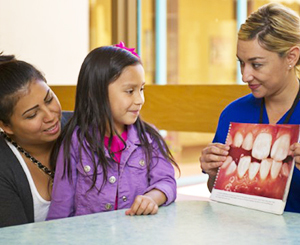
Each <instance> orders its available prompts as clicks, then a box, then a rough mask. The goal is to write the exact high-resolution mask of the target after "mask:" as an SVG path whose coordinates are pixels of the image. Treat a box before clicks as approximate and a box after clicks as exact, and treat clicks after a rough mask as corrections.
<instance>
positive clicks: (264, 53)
mask: <svg viewBox="0 0 300 245" xmlns="http://www.w3.org/2000/svg"><path fill="white" fill-rule="evenodd" d="M237 57H238V59H239V61H240V65H241V72H242V75H243V77H242V79H243V82H245V83H248V86H249V88H250V89H251V91H252V94H253V95H254V96H255V97H256V98H262V97H270V96H274V95H276V94H279V93H280V92H281V91H283V90H284V88H285V87H286V86H287V84H288V82H289V79H288V75H289V72H288V63H287V58H284V57H279V55H278V54H277V53H274V52H270V51H268V50H266V49H264V48H262V47H261V46H260V45H259V43H258V41H257V40H256V39H255V40H250V41H242V40H238V45H237Z"/></svg>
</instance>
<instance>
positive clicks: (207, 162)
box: [199, 143, 229, 191]
mask: <svg viewBox="0 0 300 245" xmlns="http://www.w3.org/2000/svg"><path fill="white" fill-rule="evenodd" d="M228 154H229V146H228V145H225V144H221V143H211V144H209V145H208V146H207V147H205V148H204V149H203V150H202V154H201V157H200V159H199V160H200V164H201V169H202V170H203V171H205V173H207V174H208V175H209V180H208V182H207V186H208V189H209V190H210V191H211V190H212V187H213V184H214V181H215V178H216V175H217V172H218V168H219V167H220V166H221V165H222V164H223V162H224V161H225V160H226V156H227V155H228Z"/></svg>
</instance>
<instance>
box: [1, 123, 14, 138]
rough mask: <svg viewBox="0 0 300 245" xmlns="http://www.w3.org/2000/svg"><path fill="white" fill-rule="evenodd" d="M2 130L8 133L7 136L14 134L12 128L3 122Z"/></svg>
mask: <svg viewBox="0 0 300 245" xmlns="http://www.w3.org/2000/svg"><path fill="white" fill-rule="evenodd" d="M0 128H2V130H3V131H4V132H5V133H7V134H10V135H12V134H14V133H13V131H12V130H11V127H10V125H9V124H6V123H3V122H2V121H0Z"/></svg>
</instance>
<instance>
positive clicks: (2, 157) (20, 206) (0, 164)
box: [0, 112, 72, 227]
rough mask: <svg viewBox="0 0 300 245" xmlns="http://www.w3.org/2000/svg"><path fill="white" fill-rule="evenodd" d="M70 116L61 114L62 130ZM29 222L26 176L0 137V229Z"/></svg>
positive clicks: (30, 209)
mask: <svg viewBox="0 0 300 245" xmlns="http://www.w3.org/2000/svg"><path fill="white" fill-rule="evenodd" d="M71 115H72V112H63V115H62V120H61V124H62V128H63V127H64V125H65V124H66V122H67V121H68V119H69V118H70V116H71ZM31 222H34V212H33V199H32V195H31V190H30V186H29V182H28V180H27V176H26V174H25V172H24V170H23V168H22V166H21V164H20V162H19V161H18V159H17V158H16V156H15V154H14V153H13V152H12V151H11V149H10V147H9V146H8V145H7V143H6V142H5V140H4V139H3V138H2V137H0V227H5V226H11V225H19V224H25V223H31Z"/></svg>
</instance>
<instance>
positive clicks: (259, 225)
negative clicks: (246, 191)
mask: <svg viewBox="0 0 300 245" xmlns="http://www.w3.org/2000/svg"><path fill="white" fill-rule="evenodd" d="M299 229H300V214H298V213H289V212H285V213H284V214H283V215H276V214H271V213H264V212H261V211H256V210H251V209H247V208H242V207H237V206H233V205H229V204H222V203H216V202H207V201H181V202H175V203H173V204H171V205H170V206H168V207H161V208H159V211H158V214H156V215H148V216H126V215H125V210H118V211H111V212H107V213H98V214H91V215H85V216H78V217H71V218H66V219H60V220H54V221H45V222H38V223H32V224H26V225H19V226H12V227H6V228H1V229H0V243H1V244H56V245H59V244H139V245H141V244H142V245H144V244H155V245H156V244H164V245H165V244H182V245H183V244H281V245H282V244H296V243H297V244H299V241H300V232H299Z"/></svg>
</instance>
